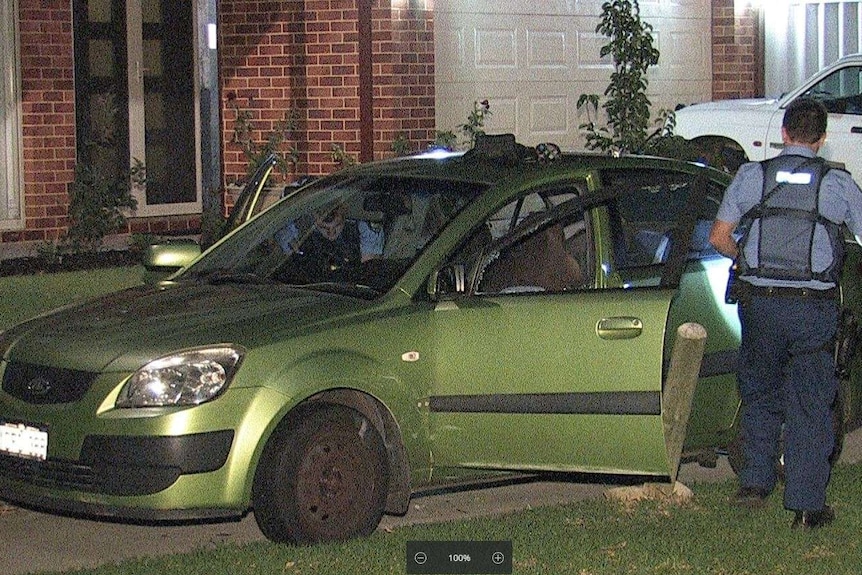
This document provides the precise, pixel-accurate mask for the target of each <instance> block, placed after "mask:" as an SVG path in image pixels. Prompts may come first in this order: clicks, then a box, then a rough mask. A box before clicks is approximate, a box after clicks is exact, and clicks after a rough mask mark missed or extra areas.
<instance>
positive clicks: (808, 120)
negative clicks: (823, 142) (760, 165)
mask: <svg viewBox="0 0 862 575" xmlns="http://www.w3.org/2000/svg"><path fill="white" fill-rule="evenodd" d="M828 119H829V114H828V113H827V111H826V106H824V105H823V103H822V102H819V101H818V100H814V99H812V98H799V99H798V100H794V101H793V102H791V103H790V105H789V106H787V109H786V110H785V111H784V121H783V122H782V124H781V125H782V127H783V128H784V129H785V130H787V135H788V136H790V138H791V139H792V140H793V141H794V142H800V143H803V144H813V143H815V142H816V141H817V140H819V139H820V138H821V137H823V134H825V133H826V121H827V120H828Z"/></svg>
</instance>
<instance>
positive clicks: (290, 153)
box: [228, 92, 299, 176]
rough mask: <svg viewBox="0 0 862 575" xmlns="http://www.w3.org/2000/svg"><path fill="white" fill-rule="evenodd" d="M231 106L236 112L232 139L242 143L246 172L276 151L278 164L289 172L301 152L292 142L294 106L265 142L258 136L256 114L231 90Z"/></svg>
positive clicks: (294, 126)
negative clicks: (241, 102) (246, 107)
mask: <svg viewBox="0 0 862 575" xmlns="http://www.w3.org/2000/svg"><path fill="white" fill-rule="evenodd" d="M228 106H229V107H230V108H232V109H233V111H234V113H235V114H236V119H235V121H234V129H233V143H235V144H237V145H239V147H240V148H241V149H242V153H243V155H244V156H245V158H246V160H248V167H247V169H246V175H248V176H250V175H252V174H253V173H254V172H255V171H256V170H257V168H258V167H259V166H260V163H261V162H262V161H264V160H265V159H266V158H267V156H269V155H270V154H271V153H274V154H275V156H276V167H277V168H278V171H279V172H280V173H281V174H282V175H286V174H287V173H288V172H290V171H291V170H292V169H293V167H294V166H295V165H296V163H297V161H298V160H299V152H298V151H297V149H296V146H292V145H289V142H290V140H291V137H292V136H293V131H294V130H296V125H297V115H296V112H295V111H293V110H288V111H286V112H285V113H284V115H283V116H282V118H281V119H280V120H278V121H276V122H275V123H273V125H272V130H270V132H269V133H268V134H260V135H261V136H264V140H263V141H262V142H258V141H256V140H255V136H256V135H257V134H258V129H257V127H256V126H255V125H254V121H253V114H252V112H251V111H250V110H246V109H242V108H241V107H240V105H239V103H238V102H237V96H236V94H235V93H233V92H231V93H230V94H228Z"/></svg>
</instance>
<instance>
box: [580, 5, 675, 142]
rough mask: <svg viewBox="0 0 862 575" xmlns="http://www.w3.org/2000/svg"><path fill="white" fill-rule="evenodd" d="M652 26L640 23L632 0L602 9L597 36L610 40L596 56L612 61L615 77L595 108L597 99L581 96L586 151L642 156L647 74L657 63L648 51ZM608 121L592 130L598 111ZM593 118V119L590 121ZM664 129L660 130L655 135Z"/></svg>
mask: <svg viewBox="0 0 862 575" xmlns="http://www.w3.org/2000/svg"><path fill="white" fill-rule="evenodd" d="M652 30H653V28H652V26H651V25H650V24H648V23H646V22H643V21H642V20H641V18H640V7H639V6H638V2H637V0H612V1H610V2H605V3H604V4H602V16H601V22H600V23H599V24H598V26H596V32H600V33H601V34H602V35H604V36H607V37H608V38H610V39H611V41H610V43H608V44H606V45H604V46H602V48H601V51H600V55H601V57H602V58H604V57H605V56H607V55H609V54H610V55H611V56H612V57H613V61H614V72H613V73H612V74H611V81H610V84H609V85H608V87H607V89H606V90H605V93H604V95H605V97H606V100H605V101H604V102H603V103H600V98H599V96H598V95H597V94H583V95H581V97H580V98H579V99H578V104H577V107H578V109H579V110H580V109H581V108H585V107H586V109H587V117H588V122H586V123H584V124H581V125H580V126H579V127H580V128H581V129H584V130H586V132H587V135H586V138H587V148H589V149H591V150H602V151H605V152H614V153H624V152H642V151H643V150H644V148H645V147H646V144H647V143H648V141H650V139H651V137H652V136H650V135H648V134H647V130H648V128H649V123H650V101H649V99H648V98H647V96H646V89H647V84H648V80H647V77H646V74H647V70H648V69H649V67H650V66H653V65H655V64H657V63H658V59H659V51H658V50H657V49H656V48H655V47H654V46H653V37H652ZM600 108H601V109H602V110H604V112H605V114H606V116H607V126H606V127H603V126H599V125H598V124H597V116H598V114H599V109H600ZM590 116H592V118H591V117H590ZM662 129H663V128H661V127H660V128H659V130H658V131H657V133H658V132H660V131H661V130H662Z"/></svg>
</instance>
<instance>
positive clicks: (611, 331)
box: [596, 316, 644, 339]
mask: <svg viewBox="0 0 862 575" xmlns="http://www.w3.org/2000/svg"><path fill="white" fill-rule="evenodd" d="M643 327H644V325H643V322H642V321H641V320H640V318H637V317H628V316H618V317H606V318H603V319H600V320H599V321H598V323H597V324H596V333H597V334H598V336H599V337H600V338H602V339H631V338H634V337H637V336H639V335H640V334H641V332H642V331H643Z"/></svg>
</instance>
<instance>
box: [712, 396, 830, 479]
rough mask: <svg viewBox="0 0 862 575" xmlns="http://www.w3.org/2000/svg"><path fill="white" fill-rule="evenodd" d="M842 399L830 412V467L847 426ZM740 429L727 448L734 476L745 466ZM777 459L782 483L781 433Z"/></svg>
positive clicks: (782, 448) (777, 468) (738, 427)
mask: <svg viewBox="0 0 862 575" xmlns="http://www.w3.org/2000/svg"><path fill="white" fill-rule="evenodd" d="M844 419H845V417H844V398H843V395H842V393H840V392H839V394H838V396H837V398H836V399H835V405H834V408H833V411H832V428H833V429H834V431H835V445H833V446H832V453H831V454H830V455H829V463H830V465H835V463H837V462H838V458H839V457H841V450H842V449H843V448H844V436H845V435H846V434H847V426H846V425H845V423H844ZM742 441H743V439H742V429H741V427H740V426H739V425H737V426H736V434H735V435H734V437H733V440H732V441H731V442H730V444H729V445H728V446H727V462H728V463H729V464H730V468H731V469H732V470H733V472H734V473H735V474H736V475H739V474H740V472H741V471H742V468H743V467H744V466H745V455H744V453H743V451H742ZM778 453H779V459H778V461H777V462H776V464H775V467H776V472H777V473H778V479H779V480H780V481H784V432H783V431H782V433H781V438H780V440H779V446H778Z"/></svg>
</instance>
